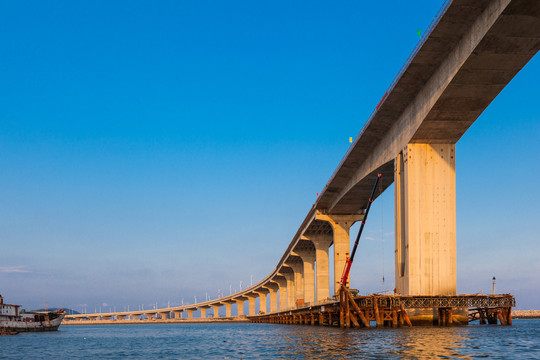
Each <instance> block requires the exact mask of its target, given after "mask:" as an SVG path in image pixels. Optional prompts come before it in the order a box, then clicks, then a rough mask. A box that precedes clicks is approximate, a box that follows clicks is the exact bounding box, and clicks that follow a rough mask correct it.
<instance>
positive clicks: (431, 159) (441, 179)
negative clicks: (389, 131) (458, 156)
mask: <svg viewBox="0 0 540 360" xmlns="http://www.w3.org/2000/svg"><path fill="white" fill-rule="evenodd" d="M394 181H395V188H394V189H395V192H394V197H395V278H396V290H397V292H398V293H399V294H402V295H455V294H456V277H457V276H456V263H457V261H456V176H455V145H454V144H420V143H414V144H408V145H407V147H405V148H404V149H403V151H402V152H400V153H399V154H398V156H397V158H396V159H395V163H394ZM450 311H451V312H452V311H453V316H454V317H456V318H457V320H458V321H460V322H463V323H467V321H468V320H467V309H466V308H455V309H453V310H452V309H450ZM440 314H441V313H440V312H437V310H436V309H414V310H413V311H412V312H411V313H410V314H409V316H410V318H411V321H413V323H433V322H435V321H438V320H437V319H438V318H439V316H440Z"/></svg>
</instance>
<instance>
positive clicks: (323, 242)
mask: <svg viewBox="0 0 540 360" xmlns="http://www.w3.org/2000/svg"><path fill="white" fill-rule="evenodd" d="M308 238H309V239H310V240H311V242H312V243H313V245H315V261H316V264H317V279H316V281H317V301H321V300H324V299H327V298H329V297H330V260H329V257H328V250H329V249H330V244H332V237H331V236H329V235H310V236H309V237H308Z"/></svg>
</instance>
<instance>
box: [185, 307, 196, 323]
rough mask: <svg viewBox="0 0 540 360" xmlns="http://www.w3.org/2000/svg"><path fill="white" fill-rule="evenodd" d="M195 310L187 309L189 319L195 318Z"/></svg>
mask: <svg viewBox="0 0 540 360" xmlns="http://www.w3.org/2000/svg"><path fill="white" fill-rule="evenodd" d="M194 311H195V309H188V310H186V312H187V318H188V319H189V320H191V319H193V312H194Z"/></svg>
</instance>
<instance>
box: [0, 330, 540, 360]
mask: <svg viewBox="0 0 540 360" xmlns="http://www.w3.org/2000/svg"><path fill="white" fill-rule="evenodd" d="M0 358H1V359H92V358H94V359H433V358H443V359H476V358H491V359H540V320H514V325H513V326H498V325H469V326H462V327H450V328H448V327H414V328H403V329H340V328H329V327H319V326H307V325H277V324H247V323H241V324H223V323H215V324H150V325H104V326H61V327H60V329H59V331H58V332H49V333H26V334H19V335H15V336H0Z"/></svg>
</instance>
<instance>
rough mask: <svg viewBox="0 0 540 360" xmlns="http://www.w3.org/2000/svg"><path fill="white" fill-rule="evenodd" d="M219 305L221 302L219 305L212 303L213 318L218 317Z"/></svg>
mask: <svg viewBox="0 0 540 360" xmlns="http://www.w3.org/2000/svg"><path fill="white" fill-rule="evenodd" d="M220 307H221V304H219V305H212V309H214V317H215V318H218V317H219V308H220Z"/></svg>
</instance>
